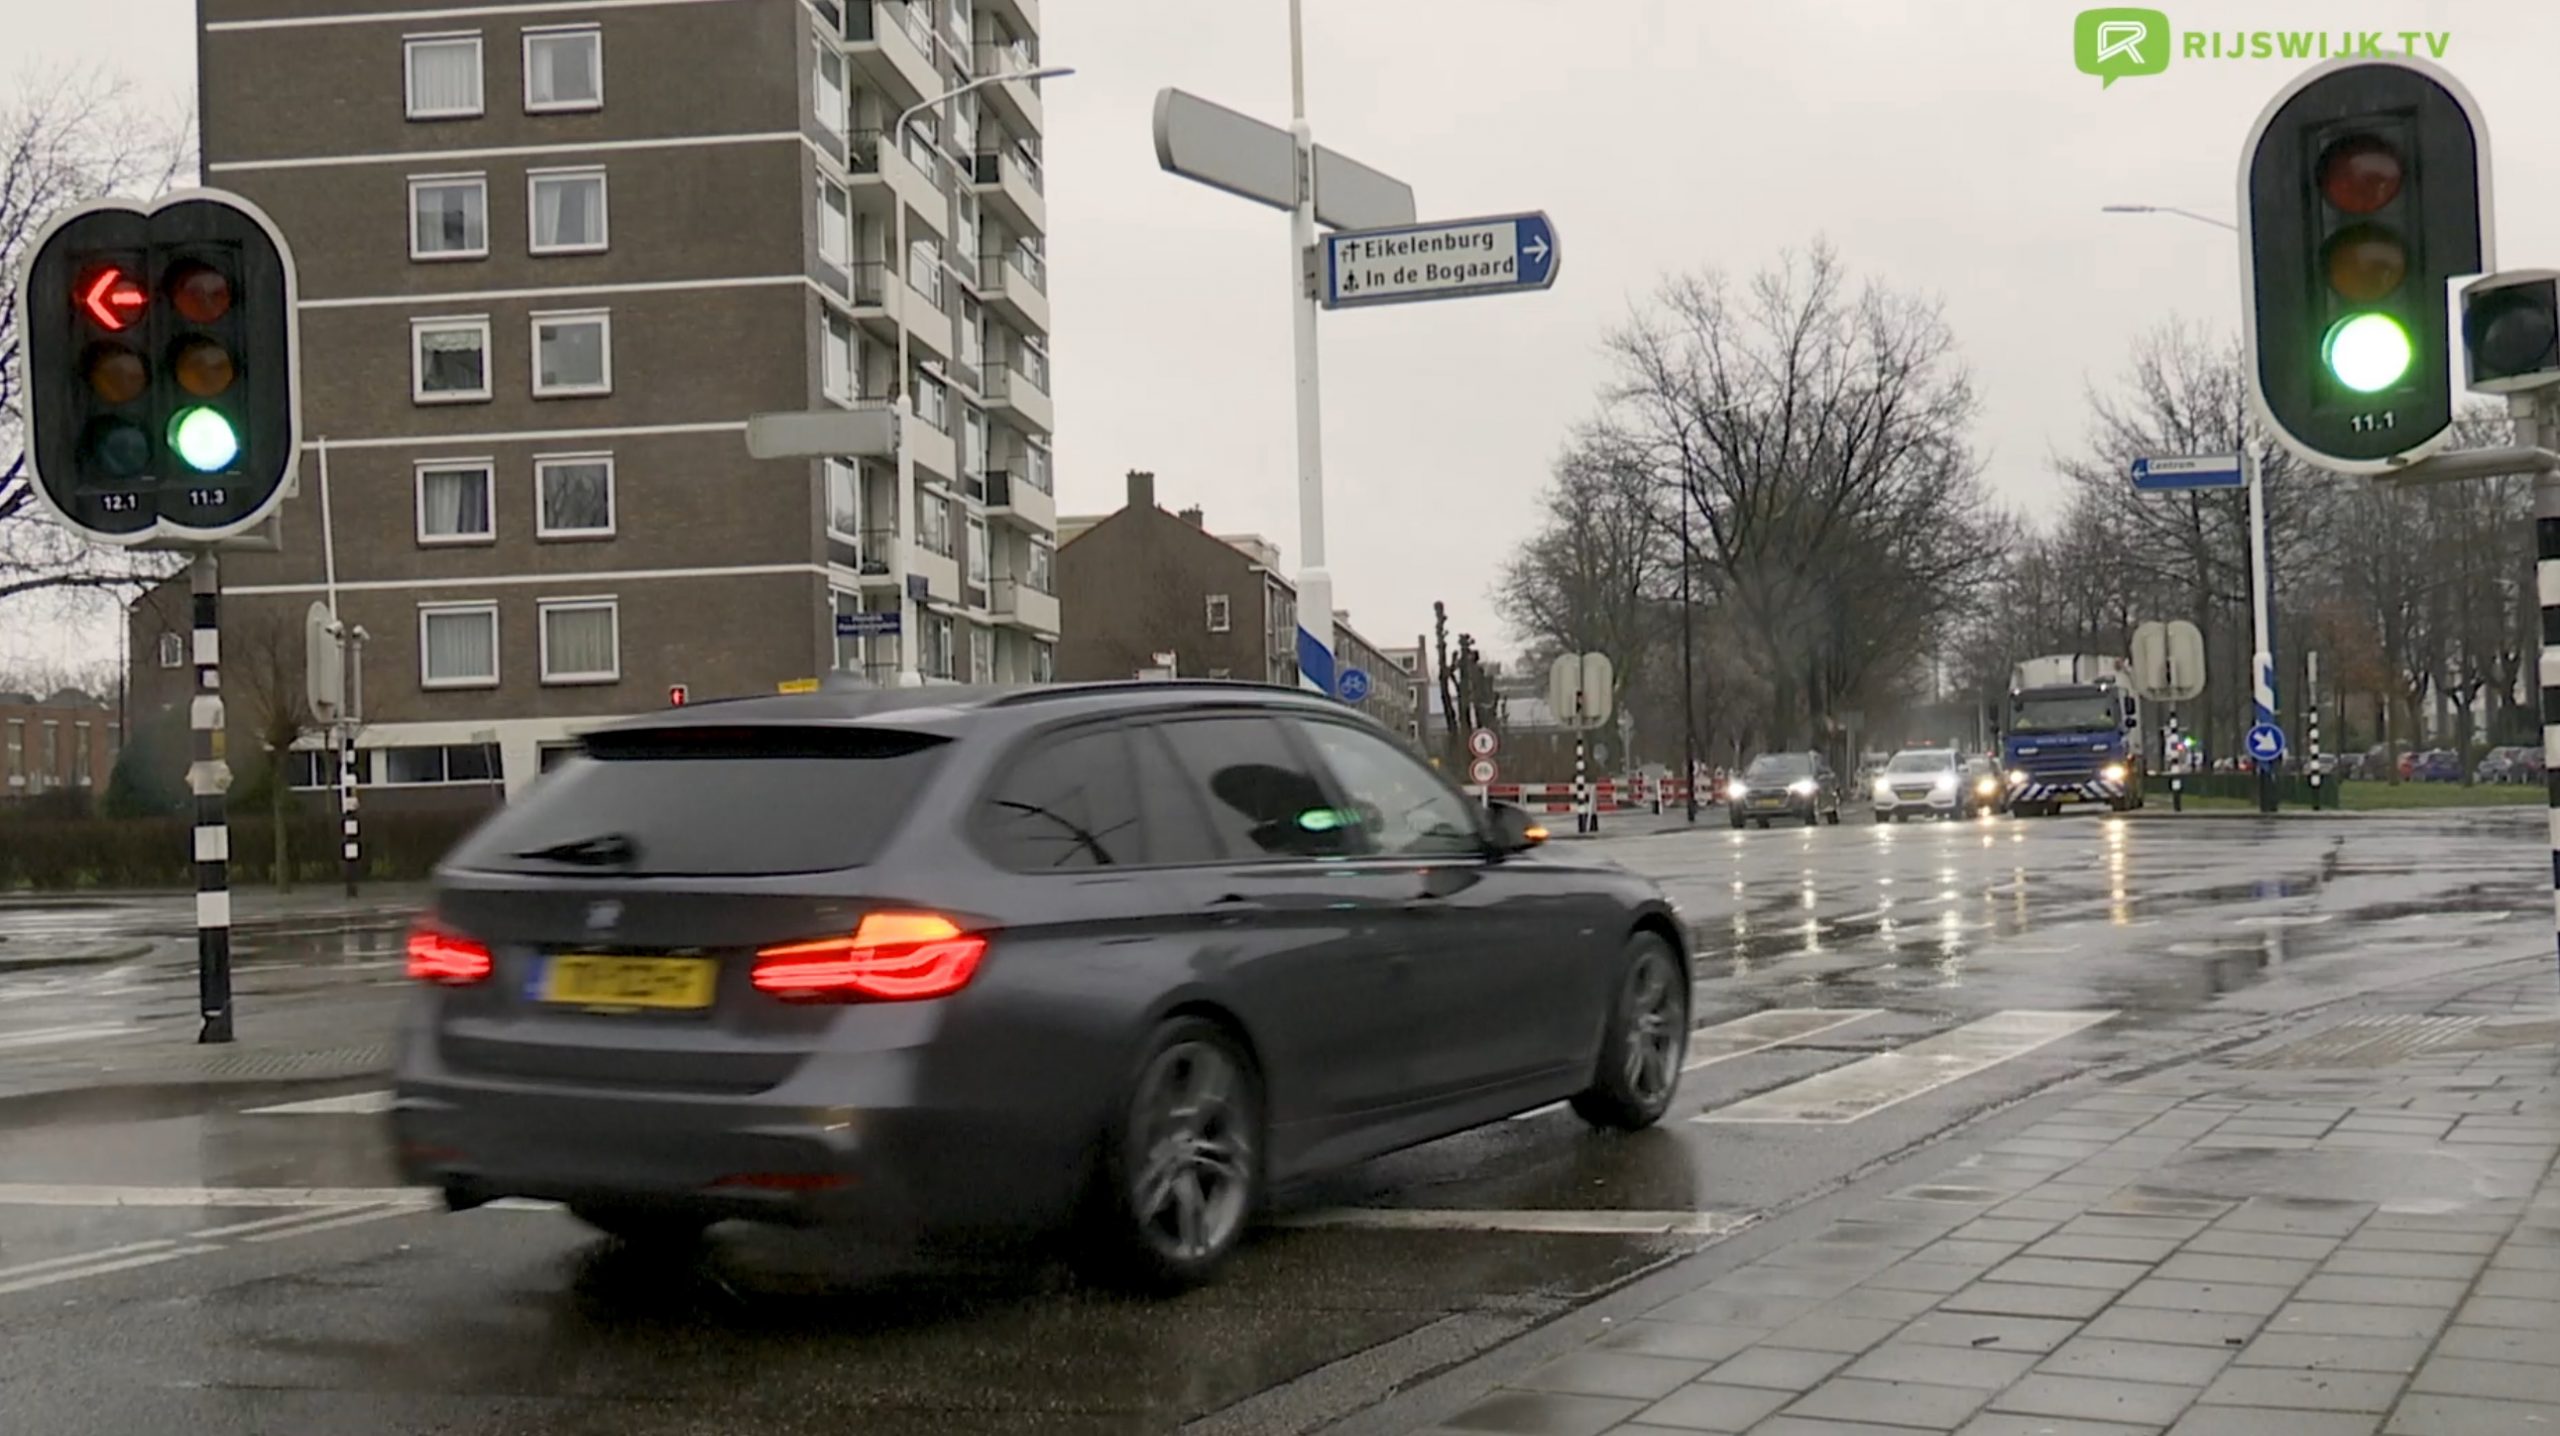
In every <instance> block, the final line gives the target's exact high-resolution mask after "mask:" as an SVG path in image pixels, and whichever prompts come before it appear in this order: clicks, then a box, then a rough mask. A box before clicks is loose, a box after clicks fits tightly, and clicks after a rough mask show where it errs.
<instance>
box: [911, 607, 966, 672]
mask: <svg viewBox="0 0 2560 1436" xmlns="http://www.w3.org/2000/svg"><path fill="white" fill-rule="evenodd" d="M923 617H924V621H923V623H922V624H921V625H920V626H921V627H922V628H923V630H924V651H923V653H922V655H921V656H920V661H921V662H922V663H923V665H924V675H925V676H926V677H927V678H949V677H950V676H951V669H952V663H953V661H954V659H955V658H956V657H957V655H955V654H954V653H953V652H952V646H951V615H949V614H947V613H927V614H925V615H924V616H923Z"/></svg>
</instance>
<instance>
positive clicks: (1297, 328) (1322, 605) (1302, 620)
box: [1289, 0, 1334, 697]
mask: <svg viewBox="0 0 2560 1436" xmlns="http://www.w3.org/2000/svg"><path fill="white" fill-rule="evenodd" d="M1304 9H1305V6H1304V4H1303V0H1289V138H1290V140H1291V142H1292V144H1293V146H1294V147H1295V149H1296V151H1297V155H1296V169H1297V187H1298V192H1297V203H1296V204H1295V205H1294V206H1292V207H1291V209H1290V211H1289V265H1290V269H1291V274H1290V276H1289V278H1290V294H1289V318H1290V344H1291V348H1292V349H1293V350H1294V352H1295V360H1296V368H1297V404H1298V628H1299V630H1300V631H1301V632H1302V633H1304V634H1306V635H1308V636H1310V637H1312V638H1314V640H1315V641H1316V643H1317V644H1318V645H1320V646H1321V647H1322V649H1323V651H1324V653H1325V654H1326V655H1327V659H1328V666H1330V664H1329V660H1330V657H1331V655H1332V653H1333V651H1334V632H1333V573H1332V571H1331V570H1330V569H1327V568H1326V567H1325V545H1324V418H1323V410H1322V388H1321V386H1320V384H1319V382H1318V371H1317V364H1316V316H1317V312H1318V306H1317V303H1316V286H1315V271H1314V267H1313V266H1314V262H1315V261H1314V255H1315V249H1316V150H1315V137H1314V131H1313V130H1312V129H1310V128H1309V127H1308V125H1307V40H1306V23H1305V18H1304V15H1303V13H1302V12H1303V10H1304ZM1301 646H1302V647H1303V645H1301ZM1330 677H1331V676H1330V675H1329V674H1328V675H1327V676H1326V681H1322V682H1319V681H1317V680H1314V679H1310V678H1309V677H1308V676H1307V673H1306V667H1305V665H1304V663H1303V662H1302V663H1301V664H1300V665H1299V670H1298V684H1299V686H1300V687H1302V688H1306V687H1311V688H1316V689H1320V690H1323V691H1324V692H1325V696H1327V697H1331V696H1333V693H1332V689H1333V683H1332V682H1331V681H1330Z"/></svg>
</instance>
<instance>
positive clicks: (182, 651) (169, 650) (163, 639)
mask: <svg viewBox="0 0 2560 1436" xmlns="http://www.w3.org/2000/svg"><path fill="white" fill-rule="evenodd" d="M160 666H161V667H163V668H184V667H186V666H187V636H186V635H185V634H183V633H164V634H161V635H160Z"/></svg>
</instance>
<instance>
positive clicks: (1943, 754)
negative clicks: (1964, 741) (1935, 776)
mask: <svg viewBox="0 0 2560 1436" xmlns="http://www.w3.org/2000/svg"><path fill="white" fill-rule="evenodd" d="M1955 765H1956V755H1955V754H1953V753H1950V752H1948V751H1946V750H1945V749H1943V748H1923V749H1917V750H1915V751H1912V752H1909V753H1896V754H1894V755H1893V761H1892V762H1890V763H1887V764H1885V765H1884V770H1885V771H1886V772H1888V773H1943V772H1945V771H1947V770H1948V769H1949V768H1952V767H1954V766H1955Z"/></svg>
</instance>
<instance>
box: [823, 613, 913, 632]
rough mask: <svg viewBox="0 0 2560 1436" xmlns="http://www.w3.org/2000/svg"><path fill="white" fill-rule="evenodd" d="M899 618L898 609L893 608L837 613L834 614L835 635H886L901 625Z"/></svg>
mask: <svg viewBox="0 0 2560 1436" xmlns="http://www.w3.org/2000/svg"><path fill="white" fill-rule="evenodd" d="M899 618H900V615H899V613H898V610H896V609H894V608H891V609H884V610H882V611H880V612H878V613H839V614H837V615H836V637H838V638H882V637H886V636H887V635H889V634H892V633H896V632H898V630H899V628H900V626H901V625H900V623H899Z"/></svg>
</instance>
